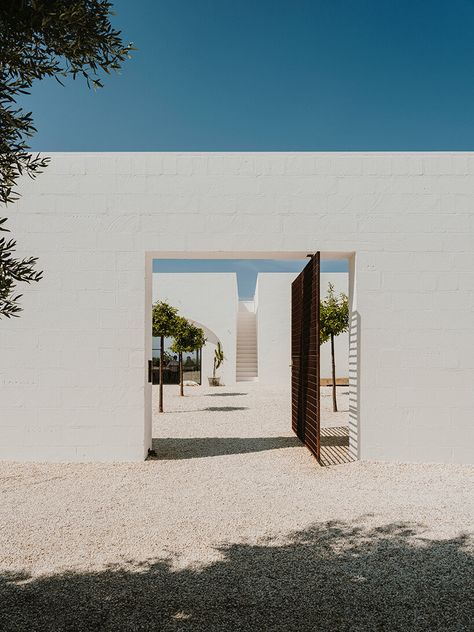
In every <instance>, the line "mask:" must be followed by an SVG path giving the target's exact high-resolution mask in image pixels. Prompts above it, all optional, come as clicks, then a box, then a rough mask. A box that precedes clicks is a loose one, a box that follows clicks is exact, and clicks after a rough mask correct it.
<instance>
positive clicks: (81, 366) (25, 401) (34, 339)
mask: <svg viewBox="0 0 474 632" xmlns="http://www.w3.org/2000/svg"><path fill="white" fill-rule="evenodd" d="M22 193H23V198H22V200H21V201H20V202H19V203H18V204H15V205H14V206H13V207H12V208H11V209H9V210H8V214H9V216H10V218H11V221H10V227H11V228H12V230H13V232H14V235H15V237H16V238H17V240H18V246H19V253H20V254H24V255H31V254H37V255H38V256H39V257H40V260H41V266H42V268H43V269H44V271H45V278H44V281H42V282H41V283H40V284H38V285H33V286H31V287H29V288H25V290H24V299H23V305H24V308H25V311H24V314H23V315H22V317H21V318H20V319H18V320H15V321H6V320H2V321H0V349H1V354H0V458H2V459H19V460H26V459H36V460H99V459H106V460H113V459H133V460H139V459H142V458H143V456H144V454H145V453H146V450H147V448H148V445H149V440H150V427H149V421H150V416H149V403H148V402H149V396H150V388H149V387H148V386H146V385H145V374H146V371H145V369H146V363H145V360H146V359H147V357H148V355H149V343H148V342H146V340H148V338H147V337H146V336H145V329H148V325H149V317H148V315H147V314H146V311H147V310H146V306H147V305H149V304H150V303H151V269H148V270H146V262H147V261H148V263H150V261H151V258H150V257H151V254H148V255H147V254H146V253H160V252H163V251H168V252H169V251H173V252H175V253H178V254H179V253H181V254H182V253H184V252H186V251H190V252H195V251H201V252H203V253H209V252H224V253H226V252H227V253H231V252H239V251H246V252H247V253H249V252H252V251H255V252H259V253H265V252H268V253H270V252H282V251H284V252H289V251H292V252H295V253H306V252H311V251H314V250H321V251H322V252H353V253H355V259H354V262H353V266H352V270H353V275H352V279H351V281H352V282H353V281H354V280H355V288H354V289H355V291H354V292H353V293H352V301H353V306H354V314H353V316H354V318H356V319H358V324H359V331H358V353H359V355H358V360H357V361H358V365H359V373H358V387H357V391H356V389H355V386H354V387H353V389H354V392H353V399H354V401H357V403H358V406H357V411H356V412H357V416H358V422H359V423H360V436H359V445H358V451H359V454H360V457H361V458H362V459H382V460H399V461H446V462H472V461H474V456H473V450H474V431H473V428H474V424H473V411H474V210H473V209H474V204H473V203H474V154H465V153H434V154H422V153H420V154H403V153H400V154H363V153H352V154H351V153H348V154H340V153H330V154H314V153H302V154H285V153H276V154H271V153H270V154H268V153H261V154H171V153H168V154H154V153H148V154H147V153H135V154H129V153H123V154H54V155H53V160H52V163H51V166H50V167H49V168H48V170H47V171H46V172H45V173H44V174H43V175H41V176H40V177H39V178H38V180H37V181H36V182H31V181H28V180H25V182H24V183H23V186H22ZM148 268H150V265H148ZM145 290H147V292H145Z"/></svg>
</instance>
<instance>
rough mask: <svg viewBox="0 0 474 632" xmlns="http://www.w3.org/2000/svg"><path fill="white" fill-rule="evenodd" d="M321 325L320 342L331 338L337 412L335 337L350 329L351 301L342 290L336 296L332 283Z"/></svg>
mask: <svg viewBox="0 0 474 632" xmlns="http://www.w3.org/2000/svg"><path fill="white" fill-rule="evenodd" d="M319 326H320V344H323V343H325V342H327V341H328V340H331V364H332V409H333V412H337V399H336V360H335V357H334V338H336V336H339V335H340V334H342V333H344V332H345V331H347V330H348V329H349V301H348V299H347V296H346V294H344V293H342V292H341V293H340V294H339V296H336V294H335V292H334V285H333V284H332V283H329V286H328V292H327V294H326V297H325V298H324V299H323V300H322V301H321V303H320V313H319Z"/></svg>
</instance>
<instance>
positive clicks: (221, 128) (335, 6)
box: [24, 0, 474, 151]
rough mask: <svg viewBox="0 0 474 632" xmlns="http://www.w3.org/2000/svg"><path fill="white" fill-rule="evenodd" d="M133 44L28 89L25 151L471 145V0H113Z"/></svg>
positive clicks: (120, 23)
mask: <svg viewBox="0 0 474 632" xmlns="http://www.w3.org/2000/svg"><path fill="white" fill-rule="evenodd" d="M114 4H115V8H116V12H117V15H116V17H115V19H114V23H115V24H116V25H117V26H118V27H119V28H121V29H122V31H123V35H124V37H125V39H126V40H132V41H133V42H134V43H135V45H136V46H137V48H138V49H139V50H138V51H137V52H136V53H134V55H133V59H132V60H130V61H129V62H128V63H126V65H125V67H124V69H123V72H122V74H121V76H116V77H111V78H107V81H106V85H105V88H104V89H103V90H100V91H98V92H93V91H88V90H87V88H86V87H85V85H84V84H83V82H81V81H76V82H75V83H73V82H72V81H71V82H69V84H68V85H67V87H66V88H62V87H61V86H60V85H58V84H56V83H55V82H51V81H49V82H42V83H38V84H36V85H35V87H34V89H33V94H32V95H31V96H30V97H27V98H25V101H24V105H25V107H27V108H28V109H29V110H32V111H33V113H34V116H35V120H36V125H37V128H38V134H37V136H36V137H35V138H34V139H33V143H32V144H33V148H34V149H35V150H47V151H53V150H60V151H63V150H64V151H76V150H82V151H107V150H116V151H124V150H127V151H134V150H142V151H156V150H165V151H167V150H171V151H173V150H185V151H187V150H191V151H193V150H200V151H213V150H223V151H230V150H233V151H238V150H256V151H263V150H276V151H279V150H302V151H303V150H331V151H332V150H472V149H474V117H473V116H472V112H473V111H474V81H473V78H474V72H473V70H474V68H473V64H474V37H473V32H474V0H449V1H447V0H396V1H395V0H330V1H328V0H287V1H285V2H283V1H281V0H257V1H255V0H239V1H238V2H236V1H235V0H201V1H200V2H195V1H194V0H167V1H166V2H165V1H163V0H139V1H138V2H130V0H116V2H115V3H114Z"/></svg>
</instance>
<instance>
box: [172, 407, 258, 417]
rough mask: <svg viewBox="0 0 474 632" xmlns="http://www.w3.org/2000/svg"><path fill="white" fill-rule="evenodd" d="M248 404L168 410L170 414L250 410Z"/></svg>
mask: <svg viewBox="0 0 474 632" xmlns="http://www.w3.org/2000/svg"><path fill="white" fill-rule="evenodd" d="M248 409H249V408H248V406H207V407H206V408H195V409H193V410H191V409H189V410H168V411H166V412H167V414H168V415H170V414H171V415H176V414H178V415H181V414H183V413H202V412H206V411H210V412H221V413H227V412H232V411H234V410H248Z"/></svg>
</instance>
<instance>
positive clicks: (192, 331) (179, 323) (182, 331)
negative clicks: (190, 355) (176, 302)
mask: <svg viewBox="0 0 474 632" xmlns="http://www.w3.org/2000/svg"><path fill="white" fill-rule="evenodd" d="M173 338H174V340H173V343H172V345H171V346H170V349H171V351H173V352H174V353H186V352H190V351H194V350H195V349H200V348H201V347H203V346H204V344H205V342H206V338H205V336H204V331H203V330H202V329H201V328H200V327H197V326H196V325H193V323H190V322H189V320H186V318H183V317H182V316H177V318H176V323H175V330H174V334H173Z"/></svg>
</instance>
